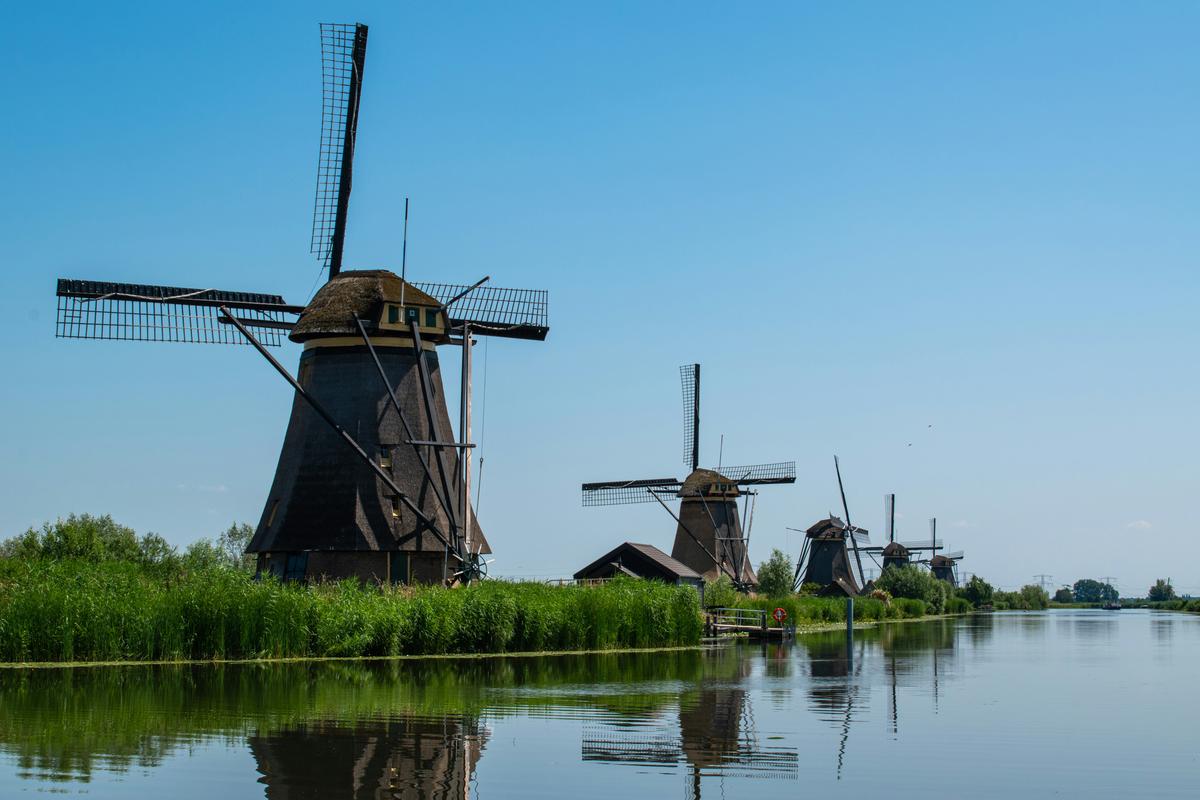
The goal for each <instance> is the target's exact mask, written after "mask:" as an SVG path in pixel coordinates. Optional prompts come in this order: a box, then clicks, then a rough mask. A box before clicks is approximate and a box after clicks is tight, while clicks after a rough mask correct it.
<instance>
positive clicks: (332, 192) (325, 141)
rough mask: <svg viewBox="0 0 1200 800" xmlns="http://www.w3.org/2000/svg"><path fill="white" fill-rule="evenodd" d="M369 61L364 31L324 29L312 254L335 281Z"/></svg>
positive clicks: (326, 26) (362, 28)
mask: <svg viewBox="0 0 1200 800" xmlns="http://www.w3.org/2000/svg"><path fill="white" fill-rule="evenodd" d="M366 60H367V26H366V25H361V24H353V25H348V24H341V23H322V24H321V149H320V156H319V158H318V160H317V194H316V199H315V200H314V201H313V227H312V242H311V245H310V250H311V251H312V253H313V254H314V255H315V256H316V257H317V260H318V261H320V262H321V265H322V266H323V267H328V268H329V277H331V278H332V277H334V276H335V275H337V274H338V272H340V271H341V269H342V250H343V247H344V245H345V241H346V213H347V211H348V209H349V206H350V187H351V174H352V172H353V167H354V143H355V140H356V139H357V136H358V109H359V100H360V99H361V97H362V78H363V68H364V67H365V65H366Z"/></svg>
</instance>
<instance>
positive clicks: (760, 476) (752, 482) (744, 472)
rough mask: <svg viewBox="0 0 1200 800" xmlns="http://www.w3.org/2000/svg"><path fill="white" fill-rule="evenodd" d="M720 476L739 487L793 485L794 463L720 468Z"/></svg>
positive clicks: (781, 462)
mask: <svg viewBox="0 0 1200 800" xmlns="http://www.w3.org/2000/svg"><path fill="white" fill-rule="evenodd" d="M721 474H722V475H724V476H725V477H727V478H729V479H730V480H731V481H733V482H734V483H736V484H739V485H741V486H756V485H760V484H769V483H795V482H796V462H795V461H780V462H777V463H775V464H751V465H749V466H744V467H721Z"/></svg>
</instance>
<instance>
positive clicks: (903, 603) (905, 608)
mask: <svg viewBox="0 0 1200 800" xmlns="http://www.w3.org/2000/svg"><path fill="white" fill-rule="evenodd" d="M892 605H893V606H894V607H895V608H896V609H897V610H898V611H899V612H900V615H901V616H902V617H904V618H905V619H913V618H915V617H922V616H924V615H925V601H924V600H917V599H915V598H912V597H897V598H896V599H895V600H893V601H892Z"/></svg>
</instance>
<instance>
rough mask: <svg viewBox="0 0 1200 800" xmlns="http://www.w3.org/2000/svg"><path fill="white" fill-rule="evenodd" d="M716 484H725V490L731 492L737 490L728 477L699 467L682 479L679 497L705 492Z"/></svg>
mask: <svg viewBox="0 0 1200 800" xmlns="http://www.w3.org/2000/svg"><path fill="white" fill-rule="evenodd" d="M716 484H725V485H726V488H725V491H726V492H731V493H732V492H737V491H738V487H737V484H736V483H734V482H733V481H731V480H730V479H729V478H726V477H725V476H724V475H722V474H721V473H719V472H717V471H716V470H712V469H704V468H703V467H701V468H700V469H697V470H693V471H692V474H691V475H688V476H687V478H685V479H684V481H683V486H682V487H681V488H680V490H679V495H680V496H681V497H691V496H696V495H700V494H707V493H708V492H709V490H710V489H711V488H712V487H713V486H715V485H716Z"/></svg>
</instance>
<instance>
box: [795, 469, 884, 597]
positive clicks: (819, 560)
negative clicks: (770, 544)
mask: <svg viewBox="0 0 1200 800" xmlns="http://www.w3.org/2000/svg"><path fill="white" fill-rule="evenodd" d="M833 468H834V471H835V472H836V473H837V481H838V492H839V493H840V494H841V498H842V511H843V512H844V513H845V515H846V520H845V521H844V522H843V521H842V520H840V519H838V518H837V517H835V516H834V515H833V514H830V515H829V517H828V518H826V519H823V520H820V521H819V522H817V523H816V524H814V525H813V526H812V527H810V528H809V529H808V530H806V531H805V532H804V545H803V548H802V549H801V550H800V558H798V559H796V574H795V576H794V579H793V583H794V585H795V589H797V590H799V589H800V587H801V586H803V585H804V584H806V583H815V584H818V585H820V586H821V587H822V590H821V591H822V593H823V594H837V593H840V594H844V595H847V596H850V597H853V596H854V595H857V594H859V592H861V591H862V587H863V586H864V585H866V579H865V577H864V575H863V566H862V556H861V554H860V546H866V545H867V544H869V543H870V539H869V538H868V531H867V529H866V528H857V527H855V526H854V524H853V523H851V522H850V506H849V504H848V503H847V502H846V488H845V486H843V484H842V467H841V464H840V463H839V462H838V457H837V456H834V457H833ZM789 530H796V529H795V528H791V529H789ZM847 542H849V543H850V549H847V547H846V543H847ZM851 549H852V550H853V552H854V562H853V564H852V563H851V561H850V550H851ZM854 566H857V568H858V578H857V579H855V576H854Z"/></svg>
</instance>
